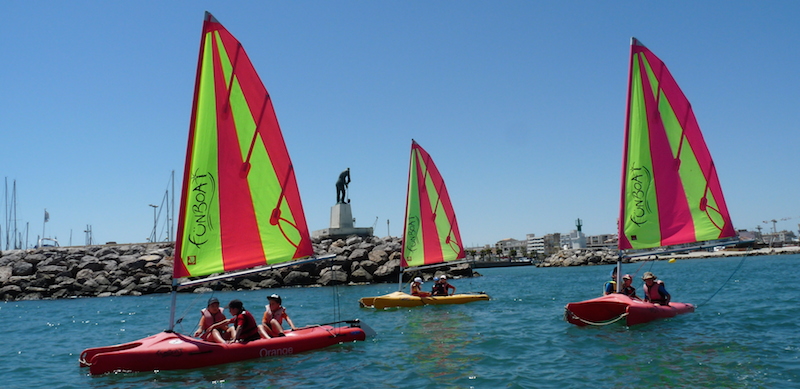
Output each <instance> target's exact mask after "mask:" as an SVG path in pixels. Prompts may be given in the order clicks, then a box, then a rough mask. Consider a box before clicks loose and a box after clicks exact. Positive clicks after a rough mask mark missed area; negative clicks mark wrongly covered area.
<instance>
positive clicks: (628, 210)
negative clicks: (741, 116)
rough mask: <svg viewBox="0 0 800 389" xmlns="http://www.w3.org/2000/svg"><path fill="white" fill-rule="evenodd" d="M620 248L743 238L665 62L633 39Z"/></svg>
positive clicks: (688, 110) (624, 158) (700, 134)
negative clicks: (739, 234)
mask: <svg viewBox="0 0 800 389" xmlns="http://www.w3.org/2000/svg"><path fill="white" fill-rule="evenodd" d="M628 84H629V86H628V107H627V112H628V113H627V120H626V128H625V147H624V154H623V169H622V187H621V196H620V198H621V200H620V203H621V205H620V219H619V248H620V249H621V250H626V249H643V248H652V247H659V246H668V245H676V244H684V243H693V242H698V241H706V240H714V239H721V238H727V237H732V236H735V235H736V233H735V230H734V229H733V224H732V223H731V220H730V216H729V214H728V210H727V206H726V205H725V201H724V199H723V196H722V189H721V187H720V184H719V179H718V177H717V172H716V169H715V167H714V163H713V161H712V159H711V155H710V153H709V152H708V148H707V147H706V144H705V140H704V139H703V135H702V133H701V131H700V127H699V125H698V124H697V120H696V118H695V116H694V113H693V110H692V106H691V104H690V103H689V101H688V100H687V99H686V96H685V95H684V94H683V92H682V91H681V89H680V88H679V87H678V84H677V83H676V82H675V80H674V79H673V78H672V75H671V74H670V72H669V70H668V69H667V67H666V65H665V64H664V62H662V61H661V60H660V59H659V58H658V57H656V56H655V55H654V54H653V53H652V52H651V51H650V50H648V49H647V48H646V47H645V46H644V45H643V44H642V43H641V42H639V41H638V40H636V39H635V38H632V40H631V61H630V70H629V81H628Z"/></svg>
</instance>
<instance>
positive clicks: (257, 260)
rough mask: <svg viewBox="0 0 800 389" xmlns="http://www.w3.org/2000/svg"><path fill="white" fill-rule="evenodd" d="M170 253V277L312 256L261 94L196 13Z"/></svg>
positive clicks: (246, 63)
mask: <svg viewBox="0 0 800 389" xmlns="http://www.w3.org/2000/svg"><path fill="white" fill-rule="evenodd" d="M200 42H201V43H200V56H199V59H198V70H197V79H196V83H195V97H194V103H193V107H192V116H191V123H190V128H189V142H188V147H187V155H186V165H185V170H184V179H183V191H182V196H181V205H180V208H179V218H178V233H177V240H176V248H175V266H174V271H173V276H174V277H175V278H179V277H187V276H192V277H196V276H204V275H209V274H213V273H223V272H228V271H234V270H242V269H250V268H254V267H258V266H264V265H272V264H278V263H282V262H287V261H291V260H294V259H299V258H304V257H308V256H311V255H313V248H312V246H311V239H310V236H309V234H308V227H307V225H306V221H305V216H304V214H303V207H302V203H301V201H300V194H299V191H298V189H297V182H296V179H295V175H294V168H293V166H292V162H291V160H290V158H289V153H288V151H287V149H286V145H285V142H284V140H283V134H282V133H281V130H280V126H279V125H278V120H277V117H276V116H275V111H274V109H273V106H272V101H271V99H270V96H269V94H268V92H267V90H266V88H265V87H264V84H263V83H262V82H261V79H260V78H259V76H258V74H257V73H256V71H255V68H254V67H253V65H252V63H251V62H250V60H249V58H248V57H247V54H246V53H245V51H244V49H243V47H242V45H241V43H239V41H238V40H236V38H234V37H233V35H231V34H230V33H229V32H228V31H227V30H226V29H225V28H224V27H223V26H222V25H221V24H220V23H219V22H218V21H217V20H216V19H214V17H213V16H211V15H210V14H206V19H205V22H204V23H203V33H202V38H201V41H200Z"/></svg>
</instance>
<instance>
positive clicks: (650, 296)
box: [643, 280, 667, 303]
mask: <svg viewBox="0 0 800 389" xmlns="http://www.w3.org/2000/svg"><path fill="white" fill-rule="evenodd" d="M659 285H664V281H661V280H656V281H654V282H653V288H648V287H647V284H646V283H645V284H644V287H643V288H644V296H645V298H646V299H647V300H649V301H650V302H652V303H663V302H666V301H667V299H666V298H665V296H662V295H661V293H660V292H659V289H660V288H659Z"/></svg>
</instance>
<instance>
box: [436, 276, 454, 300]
mask: <svg viewBox="0 0 800 389" xmlns="http://www.w3.org/2000/svg"><path fill="white" fill-rule="evenodd" d="M439 282H441V283H442V286H443V287H444V295H445V296H447V295H450V296H452V295H454V294H456V287H455V286H453V285H450V283H449V282H447V276H446V275H442V276H441V277H439ZM450 289H452V290H453V292H452V293H451V292H450Z"/></svg>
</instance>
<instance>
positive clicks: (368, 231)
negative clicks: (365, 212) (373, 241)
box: [311, 203, 372, 239]
mask: <svg viewBox="0 0 800 389" xmlns="http://www.w3.org/2000/svg"><path fill="white" fill-rule="evenodd" d="M350 235H358V236H372V227H360V228H359V227H353V211H352V210H351V209H350V204H348V203H338V204H336V205H334V206H333V207H331V226H330V228H325V229H322V230H316V231H314V232H312V233H311V237H312V238H314V239H340V238H346V237H348V236H350Z"/></svg>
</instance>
